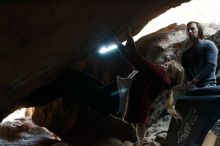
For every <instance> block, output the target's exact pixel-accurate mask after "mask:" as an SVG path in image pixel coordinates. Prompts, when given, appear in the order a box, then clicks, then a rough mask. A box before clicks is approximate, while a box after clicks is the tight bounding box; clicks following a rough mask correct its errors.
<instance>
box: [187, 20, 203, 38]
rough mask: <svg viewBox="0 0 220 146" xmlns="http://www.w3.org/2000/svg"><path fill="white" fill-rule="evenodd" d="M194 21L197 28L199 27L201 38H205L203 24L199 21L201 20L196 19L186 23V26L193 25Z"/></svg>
mask: <svg viewBox="0 0 220 146" xmlns="http://www.w3.org/2000/svg"><path fill="white" fill-rule="evenodd" d="M192 23H195V24H196V26H197V28H198V36H199V38H200V39H203V38H204V34H203V28H202V25H201V24H200V23H199V22H196V21H190V22H188V23H187V24H186V27H187V28H188V27H189V25H191V24H192Z"/></svg>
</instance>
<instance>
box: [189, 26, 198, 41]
mask: <svg viewBox="0 0 220 146" xmlns="http://www.w3.org/2000/svg"><path fill="white" fill-rule="evenodd" d="M186 31H187V35H188V36H189V38H190V39H191V40H192V41H195V40H198V38H199V37H198V27H197V25H196V23H191V24H190V25H189V26H188V27H187V30H186Z"/></svg>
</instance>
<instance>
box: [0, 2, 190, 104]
mask: <svg viewBox="0 0 220 146" xmlns="http://www.w3.org/2000/svg"><path fill="white" fill-rule="evenodd" d="M188 1H190V0H110V1H101V0H80V1H76V0H20V1H17V0H3V1H1V2H0V15H1V16H0V17H1V20H0V29H1V33H0V47H1V49H0V60H1V61H0V68H1V72H0V95H1V96H0V98H1V104H2V105H4V106H5V107H6V106H7V105H8V104H9V103H11V102H13V101H16V100H17V99H18V98H22V96H25V95H26V94H28V92H30V91H31V90H33V89H34V88H36V87H38V86H39V85H40V84H41V83H42V82H43V81H45V80H47V79H48V78H50V77H51V76H53V75H54V74H55V73H56V72H57V71H59V70H61V69H62V68H63V67H64V66H67V65H68V64H77V63H78V62H80V61H81V60H83V59H84V58H86V57H87V56H88V55H89V54H91V53H92V52H94V51H96V49H97V47H98V46H99V45H100V42H102V40H103V39H104V38H105V37H107V36H108V35H109V34H112V33H114V34H116V35H118V36H119V37H120V39H121V40H123V39H124V38H122V37H121V36H120V34H121V33H122V32H123V31H124V30H125V28H126V27H127V26H130V27H131V28H132V33H133V34H137V33H138V32H139V31H140V30H141V29H142V28H143V27H144V26H145V25H146V24H147V23H148V22H149V21H150V20H152V19H153V18H155V17H157V16H159V15H160V14H162V13H163V12H165V11H166V10H168V9H170V8H173V7H176V6H179V5H180V4H181V3H184V2H188ZM5 99H7V100H5ZM4 106H3V107H4Z"/></svg>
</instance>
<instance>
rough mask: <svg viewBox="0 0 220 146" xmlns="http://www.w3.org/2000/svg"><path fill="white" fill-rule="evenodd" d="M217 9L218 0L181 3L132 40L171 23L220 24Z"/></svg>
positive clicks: (219, 7) (197, 0)
mask: <svg viewBox="0 0 220 146" xmlns="http://www.w3.org/2000/svg"><path fill="white" fill-rule="evenodd" d="M219 10H220V0H192V1H190V2H188V3H183V4H182V5H180V6H178V7H175V8H172V9H170V10H168V11H166V12H165V13H163V14H161V15H160V16H158V17H157V18H155V19H153V20H151V21H150V22H149V23H148V24H147V25H146V26H145V27H144V28H143V29H142V30H141V31H140V32H139V33H138V34H137V35H136V36H134V41H137V40H138V39H139V38H141V37H143V36H145V35H147V34H150V33H153V32H155V31H157V30H159V29H161V28H164V27H166V26H168V25H169V24H172V23H177V24H183V23H185V24H186V23H187V22H189V21H198V22H200V23H215V24H220V13H219ZM124 43H125V42H123V44H124ZM104 50H105V51H103V52H104V53H106V52H108V51H109V50H108V49H104Z"/></svg>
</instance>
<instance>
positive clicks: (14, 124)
mask: <svg viewBox="0 0 220 146" xmlns="http://www.w3.org/2000/svg"><path fill="white" fill-rule="evenodd" d="M169 122H170V116H169V115H166V116H164V117H163V118H161V119H159V120H158V121H157V122H156V123H155V124H153V125H152V126H151V127H149V128H148V129H146V137H145V143H144V146H162V145H164V142H165V139H166V133H167V130H168V125H169ZM0 145H10V146H11V145H12V146H14V145H28V146H29V145H30V146H48V145H51V146H74V145H72V144H71V143H68V142H66V143H65V142H63V141H62V140H60V139H59V138H58V137H57V136H56V135H55V134H53V133H52V132H50V131H49V130H47V129H46V128H44V127H40V126H38V125H36V124H35V123H33V121H32V119H31V118H30V117H28V116H25V117H22V118H18V119H15V120H12V121H5V122H2V123H1V124H0ZM121 145H123V146H135V145H136V144H135V143H132V142H130V141H123V142H122V141H121V140H119V139H117V138H106V139H103V140H100V141H98V142H97V143H96V144H93V146H121Z"/></svg>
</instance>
